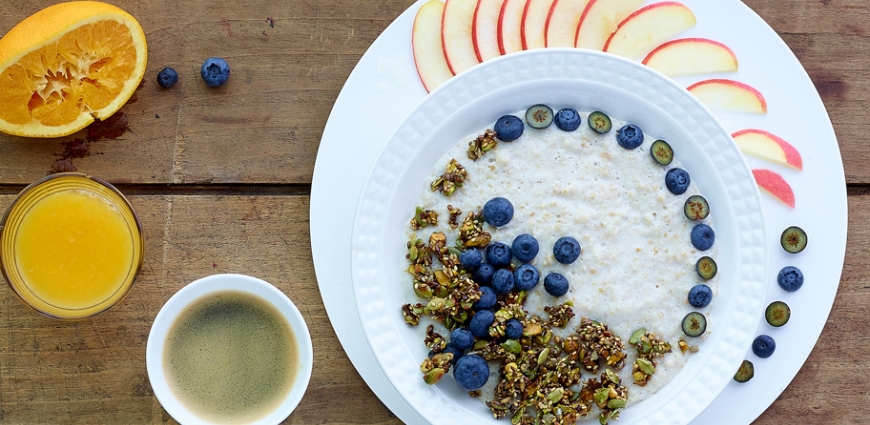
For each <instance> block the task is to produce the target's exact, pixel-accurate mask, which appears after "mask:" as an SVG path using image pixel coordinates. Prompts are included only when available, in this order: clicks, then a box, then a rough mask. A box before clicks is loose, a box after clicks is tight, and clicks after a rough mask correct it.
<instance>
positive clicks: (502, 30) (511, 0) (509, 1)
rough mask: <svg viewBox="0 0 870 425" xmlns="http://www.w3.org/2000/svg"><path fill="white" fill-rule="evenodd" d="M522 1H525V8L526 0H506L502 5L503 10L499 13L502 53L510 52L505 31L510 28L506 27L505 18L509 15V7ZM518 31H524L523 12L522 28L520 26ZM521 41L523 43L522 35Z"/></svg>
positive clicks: (499, 35) (499, 48)
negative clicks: (505, 38) (506, 43)
mask: <svg viewBox="0 0 870 425" xmlns="http://www.w3.org/2000/svg"><path fill="white" fill-rule="evenodd" d="M520 2H522V3H523V9H525V4H526V2H525V0H505V2H504V3H502V5H501V12H499V14H498V50H499V52H501V54H502V55H506V54H508V53H509V52H508V49H507V46H506V45H505V40H504V33H505V31H507V30H508V28H507V27H505V25H506V22H505V18H506V17H507V13H508V10H509V8H510V7H511V6H516V5H515V3H520ZM518 31H522V14H520V28H518ZM520 43H522V36H521V37H520ZM521 46H522V44H521ZM510 53H513V51H511V52H510Z"/></svg>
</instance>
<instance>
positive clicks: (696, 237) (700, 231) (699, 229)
mask: <svg viewBox="0 0 870 425" xmlns="http://www.w3.org/2000/svg"><path fill="white" fill-rule="evenodd" d="M715 240H716V234H715V233H713V229H712V228H710V226H708V225H706V224H704V223H700V224H696V225H695V227H693V228H692V245H694V246H695V248H697V249H698V250H699V251H706V250H708V249H710V247H712V246H713V242H714V241H715Z"/></svg>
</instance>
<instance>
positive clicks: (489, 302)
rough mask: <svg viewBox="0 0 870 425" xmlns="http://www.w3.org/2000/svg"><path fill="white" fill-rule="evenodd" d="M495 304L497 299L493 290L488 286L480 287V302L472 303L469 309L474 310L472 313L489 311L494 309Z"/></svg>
mask: <svg viewBox="0 0 870 425" xmlns="http://www.w3.org/2000/svg"><path fill="white" fill-rule="evenodd" d="M497 302H498V297H497V296H496V294H495V290H494V289H492V288H490V287H489V286H481V287H480V300H478V301H477V302H476V303H474V305H472V306H471V308H472V309H474V311H480V310H489V309H491V308H493V307H495V304H496V303H497Z"/></svg>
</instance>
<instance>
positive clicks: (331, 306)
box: [311, 0, 847, 424]
mask: <svg viewBox="0 0 870 425" xmlns="http://www.w3.org/2000/svg"><path fill="white" fill-rule="evenodd" d="M683 3H684V4H686V5H687V6H689V7H690V8H691V9H692V11H693V12H694V14H695V16H696V18H697V25H696V27H694V28H693V29H691V30H689V31H687V32H686V33H685V34H681V35H680V37H683V36H685V37H707V38H711V39H716V40H719V41H721V42H724V43H726V44H727V45H728V46H729V47H731V49H732V50H734V52H735V54H736V55H737V57H738V59H739V61H740V70H739V71H738V72H737V73H733V74H717V75H712V76H694V77H680V78H677V79H676V81H677V82H678V83H679V84H680V85H682V86H684V87H686V86H688V85H690V84H692V83H694V82H695V81H697V80H700V79H702V78H714V77H724V78H732V79H737V80H740V81H743V82H746V83H748V84H751V85H753V86H754V87H755V88H757V89H759V90H760V91H761V92H762V93H763V94H764V96H765V97H766V99H767V103H768V113H767V114H766V115H749V114H741V113H731V112H715V114H716V116H717V118H718V119H719V121H720V122H721V123H722V124H723V126H724V127H725V128H726V129H727V130H728V131H738V130H741V129H744V128H760V129H763V130H766V131H770V132H773V133H775V134H778V135H779V136H781V137H783V138H785V139H786V140H787V141H788V142H789V143H791V144H792V145H793V146H795V147H796V148H797V149H798V150H799V151H800V153H801V155H802V157H803V159H804V167H803V170H802V171H796V170H790V169H787V168H785V167H779V166H777V165H771V164H770V163H767V162H765V161H763V160H760V159H756V158H747V162H748V163H749V165H750V167H752V168H759V167H761V168H768V169H772V170H775V171H776V172H778V173H780V174H781V175H783V177H785V178H786V179H787V181H788V182H789V184H790V185H791V186H792V189H793V190H794V193H795V196H796V199H797V202H796V204H797V206H796V208H795V209H790V208H788V207H786V206H784V205H783V204H782V203H780V202H779V201H777V200H775V199H773V198H772V197H770V196H767V195H763V196H762V209H763V211H764V219H765V223H766V227H767V229H768V230H769V232H768V233H769V237H768V240H767V243H768V246H769V249H768V252H769V261H770V276H769V279H770V282H769V283H770V285H769V286H768V295H767V300H766V303H767V302H771V301H774V300H783V301H786V302H787V303H788V304H789V305H790V306H791V310H792V318H791V321H790V322H789V323H788V324H787V325H786V326H783V327H782V328H776V329H774V328H771V327H770V326H768V325H767V324H766V323H765V322H764V319H763V311H758V312H757V333H759V334H761V333H765V334H769V335H771V336H773V337H774V338H775V339H776V342H777V351H776V353H774V355H773V356H772V357H771V358H769V359H759V358H758V357H755V356H754V355H753V354H752V353H751V352H747V353H745V356H746V358H748V359H750V360H752V361H753V362H754V363H755V376H756V377H755V379H753V380H752V381H749V382H747V383H745V384H738V383H736V382H731V383H729V384H728V385H727V386H726V387H725V390H724V391H723V392H722V393H721V394H720V395H719V397H718V398H717V399H716V400H715V401H714V402H713V404H711V405H710V406H709V407H708V408H707V409H706V410H705V411H704V412H703V413H702V414H701V416H699V417H698V418H697V419H696V420H695V421H693V423H696V424H706V423H722V422H723V421H727V423H729V424H748V423H750V422H752V421H753V420H754V419H755V418H757V417H758V416H759V415H760V414H761V413H762V412H763V411H764V410H765V409H767V407H768V406H770V404H771V403H773V401H774V400H775V399H776V398H777V397H778V396H779V394H780V393H781V392H782V391H783V390H784V389H785V388H786V386H787V385H788V383H789V382H790V381H791V380H792V379H793V378H794V376H795V374H797V372H798V371H799V370H800V368H801V366H802V365H803V363H804V361H805V360H806V358H807V356H809V353H810V352H811V350H812V348H813V346H814V345H815V342H816V340H817V339H818V336H819V334H820V333H821V331H822V328H823V327H824V325H825V321H826V319H827V317H828V314H829V312H830V309H831V306H832V305H833V301H834V298H835V296H836V292H837V287H838V283H839V279H840V273H841V270H842V265H843V258H844V256H845V247H846V226H847V205H846V186H845V177H844V173H843V166H842V160H841V158H840V152H839V146H838V144H837V140H836V137H835V135H834V132H833V128H832V126H831V123H830V119H829V117H828V115H827V112H826V111H825V108H824V105H823V104H822V102H821V99H820V98H819V95H818V93H817V92H816V90H815V87H814V85H813V83H812V81H811V80H810V79H809V77H808V76H807V74H806V72H805V71H804V69H803V68H802V67H801V65H800V63H799V62H798V61H797V59H796V58H795V56H794V55H793V54H792V52H791V51H790V50H789V48H788V47H787V46H786V45H785V43H783V42H782V40H781V39H780V38H779V37H778V36H777V35H776V33H775V32H774V31H773V30H772V29H771V28H770V27H769V26H768V25H767V24H766V23H764V21H763V20H762V19H760V18H759V17H758V16H757V15H756V14H755V13H754V12H752V10H750V9H749V8H748V7H746V6H745V5H744V4H743V3H741V2H739V1H737V0H722V1H716V2H709V1H704V0H686V1H684V2H683ZM419 5H420V3H417V4H414V5H413V6H412V7H410V8H409V9H408V10H406V11H405V12H404V13H403V14H402V15H400V16H399V17H398V18H397V19H396V20H395V21H394V22H393V23H392V24H391V25H390V26H389V27H388V28H387V29H386V30H385V31H384V32H383V33H382V34H381V36H380V37H379V38H378V39H377V40H376V41H375V43H374V44H373V45H372V46H371V48H370V49H369V50H368V52H366V54H365V55H364V56H363V57H362V58H361V59H360V62H359V64H358V65H357V66H356V68H355V69H354V71H353V73H352V74H351V75H350V77H349V78H348V81H347V83H346V84H345V87H344V88H343V90H342V92H341V94H340V95H339V97H338V99H337V101H336V104H335V106H334V108H333V111H332V114H331V115H330V119H329V121H328V123H327V125H326V128H325V130H324V134H323V138H322V140H321V143H320V148H319V151H318V157H317V162H316V166H315V172H314V179H313V184H312V194H311V241H312V251H313V258H314V264H315V270H316V273H317V278H318V284H319V286H320V289H321V294H322V297H323V301H324V305H325V306H326V309H327V312H328V314H329V317H330V320H331V321H332V324H333V328H334V329H335V332H336V334H337V335H338V337H339V340H340V341H341V343H342V346H343V347H344V348H345V351H346V353H347V354H348V357H349V358H350V360H351V361H352V362H353V364H354V366H355V367H356V368H357V370H358V371H359V373H360V375H361V376H362V377H363V379H364V380H365V381H366V383H367V384H368V385H369V386H370V388H371V389H372V390H373V391H374V392H375V394H377V395H378V397H379V398H380V399H381V400H382V401H383V402H384V404H385V405H386V406H387V407H389V408H390V410H391V411H392V412H393V413H395V414H396V415H397V416H398V417H399V418H401V419H402V420H403V421H404V422H406V423H413V424H417V423H424V422H425V420H424V419H423V418H422V416H420V415H419V414H417V413H416V411H415V410H414V409H413V408H411V406H410V405H409V404H408V403H407V402H406V401H405V399H404V398H403V397H401V396H400V395H399V393H398V391H397V390H396V389H395V388H394V387H393V385H392V384H391V383H390V381H389V380H388V379H387V377H386V375H385V374H384V373H383V372H382V370H381V369H380V367H379V365H378V363H377V361H376V359H375V357H374V355H373V354H372V351H371V349H370V348H369V346H368V344H367V341H366V339H365V335H364V332H363V329H362V326H361V325H360V322H359V316H358V313H357V308H356V303H355V300H354V296H353V287H352V284H351V272H350V246H351V231H352V223H353V220H354V213H355V211H356V205H357V202H358V200H359V196H360V193H361V191H362V186H363V181H364V180H365V177H366V176H367V173H368V171H369V169H370V168H371V166H372V164H373V163H374V160H375V158H376V156H377V154H378V152H379V151H380V149H381V148H382V147H383V146H384V144H385V143H386V141H387V140H388V138H389V137H390V135H391V134H392V133H393V132H394V131H395V130H396V128H397V127H398V125H399V124H400V123H401V122H402V121H403V120H404V118H405V117H406V116H407V115H408V113H409V112H410V111H411V110H412V109H413V108H414V107H415V106H417V104H419V103H420V102H421V101H422V100H423V99H424V98H425V97H426V91H425V90H424V89H423V86H422V84H420V82H419V79H418V77H417V75H416V70H415V67H414V60H413V56H412V53H411V46H410V33H411V27H412V24H413V20H414V16H415V14H416V10H417V8H418V7H419ZM790 225H800V226H801V227H803V228H804V229H805V230H807V232H808V234H809V239H810V244H809V246H808V247H807V249H806V250H805V251H804V252H803V253H801V254H798V255H789V254H786V253H785V252H784V251H782V249H780V248H779V241H778V233H779V232H780V231H781V230H782V229H785V228H786V227H788V226H790ZM786 265H794V266H798V267H800V268H801V269H802V270H803V272H804V274H805V276H806V281H807V283H806V284H805V285H804V287H803V288H802V289H801V290H800V291H798V292H795V293H786V292H785V291H783V290H781V289H780V288H779V287H778V286H777V285H776V284H775V283H774V282H775V278H776V273H777V272H778V270H779V269H780V268H781V267H783V266H786ZM734 406H740V408H739V409H735V408H734Z"/></svg>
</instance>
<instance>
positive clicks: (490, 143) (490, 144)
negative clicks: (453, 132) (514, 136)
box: [468, 130, 498, 161]
mask: <svg viewBox="0 0 870 425" xmlns="http://www.w3.org/2000/svg"><path fill="white" fill-rule="evenodd" d="M496 146H498V141H496V139H495V131H492V130H486V131H484V132H483V134H481V135H480V136H477V138H475V139H474V140H472V141H470V142H468V159H470V160H472V161H477V160H478V159H480V158H481V157H482V156H483V154H484V153H486V152H489V151H490V150H492V149H493V148H495V147H496Z"/></svg>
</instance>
